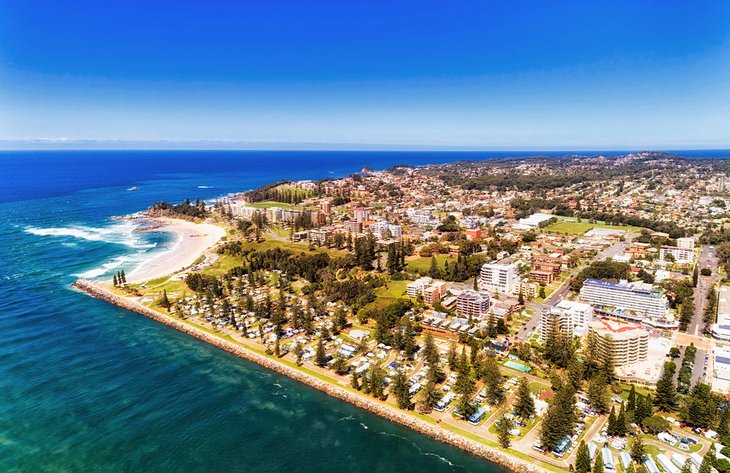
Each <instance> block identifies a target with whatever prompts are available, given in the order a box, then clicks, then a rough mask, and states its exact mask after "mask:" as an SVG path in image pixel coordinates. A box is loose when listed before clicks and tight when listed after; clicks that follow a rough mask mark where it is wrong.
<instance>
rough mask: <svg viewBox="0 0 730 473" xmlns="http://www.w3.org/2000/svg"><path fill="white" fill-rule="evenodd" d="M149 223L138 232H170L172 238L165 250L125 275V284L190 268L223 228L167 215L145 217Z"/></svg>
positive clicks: (217, 239) (220, 233)
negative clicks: (149, 224) (173, 239)
mask: <svg viewBox="0 0 730 473" xmlns="http://www.w3.org/2000/svg"><path fill="white" fill-rule="evenodd" d="M145 220H148V221H149V222H152V225H151V226H150V227H148V228H142V229H140V230H139V231H140V232H165V233H172V234H173V235H174V238H175V241H174V242H173V243H172V246H171V247H170V248H168V249H167V250H165V251H162V252H159V253H157V254H153V255H152V257H151V258H148V259H146V260H144V261H143V262H142V263H140V264H139V265H138V266H136V267H135V268H134V269H133V270H132V271H130V272H129V273H128V274H127V275H126V276H127V281H128V282H129V283H134V284H136V283H141V282H145V281H149V280H152V279H157V278H160V277H163V276H172V275H174V274H177V273H179V272H180V271H183V270H184V269H185V268H188V267H190V266H191V265H193V264H194V263H195V261H197V260H198V258H200V257H201V256H203V255H204V254H205V253H206V252H207V251H208V250H209V249H210V248H212V247H213V246H214V245H215V244H216V243H218V242H219V241H220V240H221V238H223V237H224V236H225V235H226V230H225V229H224V228H222V227H219V226H218V225H214V224H211V223H195V222H191V221H189V220H183V219H176V218H169V217H145Z"/></svg>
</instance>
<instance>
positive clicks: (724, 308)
mask: <svg viewBox="0 0 730 473" xmlns="http://www.w3.org/2000/svg"><path fill="white" fill-rule="evenodd" d="M712 336H713V337H715V338H717V339H719V340H725V341H730V286H720V290H719V291H718V299H717V322H716V323H714V324H712Z"/></svg>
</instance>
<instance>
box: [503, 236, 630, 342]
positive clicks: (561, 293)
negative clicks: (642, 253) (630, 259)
mask: <svg viewBox="0 0 730 473" xmlns="http://www.w3.org/2000/svg"><path fill="white" fill-rule="evenodd" d="M631 238H632V235H631V234H627V238H626V240H627V241H625V242H624V241H619V242H617V243H614V244H613V245H611V246H610V247H608V248H606V249H605V250H603V251H601V252H599V253H598V254H597V255H596V256H594V257H593V258H592V259H591V260H590V262H589V263H588V264H589V265H590V264H592V263H594V262H596V261H602V260H604V259H607V258H613V257H614V256H616V255H618V254H621V253H623V251H624V250H625V249H626V247H627V246H628V244H629V243H630V242H631ZM581 269H582V268H573V269H571V271H570V275H569V276H568V277H567V278H566V279H565V281H563V284H561V285H560V287H558V288H557V289H556V290H554V291H553V292H552V293H551V294H550V295H549V296H548V297H547V299H545V300H544V301H543V302H528V303H526V304H525V308H527V309H530V310H531V311H532V312H533V314H532V317H530V320H529V321H527V323H526V324H525V325H524V326H522V328H520V330H519V331H518V332H517V333H516V334H515V338H516V339H517V340H520V341H525V340H527V339H528V338H530V335H531V334H532V332H534V331H535V329H536V328H537V326H538V325H539V324H540V313H541V312H542V311H543V310H546V309H549V308H550V307H552V306H554V305H555V304H557V303H558V302H559V301H560V300H561V299H563V298H564V297H565V296H566V295H567V294H568V292H570V281H571V280H572V279H573V277H575V276H576V275H577V274H578V273H579V272H580V270H581Z"/></svg>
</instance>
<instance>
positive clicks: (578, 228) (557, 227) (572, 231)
mask: <svg viewBox="0 0 730 473" xmlns="http://www.w3.org/2000/svg"><path fill="white" fill-rule="evenodd" d="M593 228H607V229H611V230H626V231H627V232H637V233H638V232H639V231H641V228H639V227H632V226H629V225H606V224H603V223H588V222H571V221H567V220H564V221H561V222H555V223H553V224H552V225H548V226H547V227H545V228H544V229H543V230H544V231H546V232H549V233H567V234H569V235H583V234H584V233H585V232H587V231H588V230H591V229H593Z"/></svg>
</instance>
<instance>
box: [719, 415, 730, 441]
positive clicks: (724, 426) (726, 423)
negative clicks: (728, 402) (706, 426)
mask: <svg viewBox="0 0 730 473" xmlns="http://www.w3.org/2000/svg"><path fill="white" fill-rule="evenodd" d="M729 427H730V407H725V409H723V410H722V412H721V413H720V420H719V421H718V423H717V436H718V437H719V438H721V439H724V438H725V437H727V436H728V434H730V428H729Z"/></svg>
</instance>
